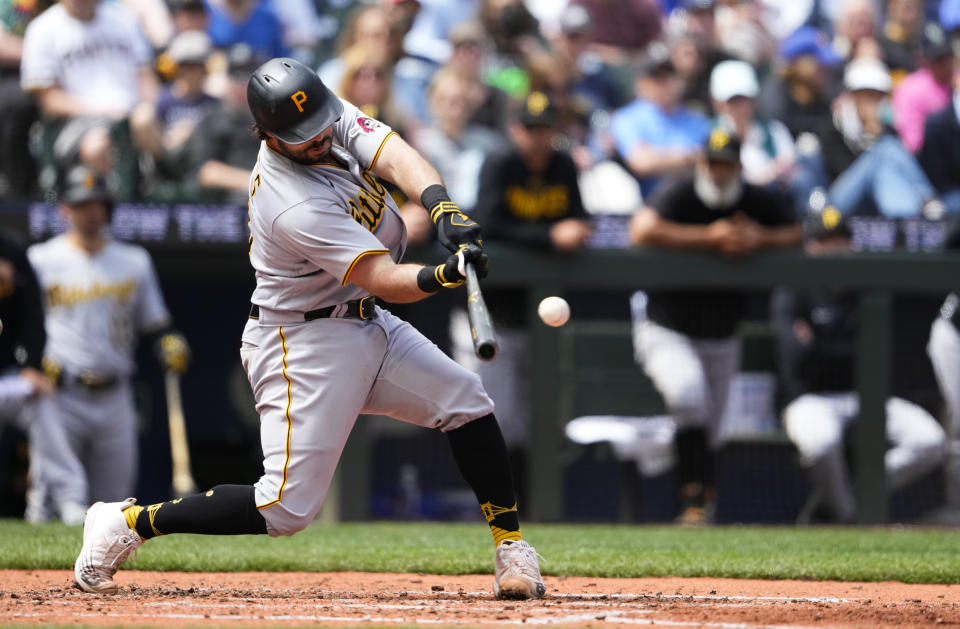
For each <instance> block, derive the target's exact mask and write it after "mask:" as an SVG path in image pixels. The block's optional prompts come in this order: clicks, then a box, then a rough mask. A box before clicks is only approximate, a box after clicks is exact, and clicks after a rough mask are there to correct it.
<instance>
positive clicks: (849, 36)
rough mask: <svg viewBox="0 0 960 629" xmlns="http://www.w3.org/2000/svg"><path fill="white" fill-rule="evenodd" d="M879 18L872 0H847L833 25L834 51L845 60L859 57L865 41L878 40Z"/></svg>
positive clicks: (841, 6)
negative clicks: (859, 48) (861, 45)
mask: <svg viewBox="0 0 960 629" xmlns="http://www.w3.org/2000/svg"><path fill="white" fill-rule="evenodd" d="M878 23H879V16H878V15H877V4H876V3H875V2H873V1H872V0H845V1H844V2H843V3H842V4H841V5H840V9H839V11H838V13H837V17H836V19H835V20H834V24H833V33H834V34H833V50H834V52H836V53H837V55H839V56H840V57H841V58H843V59H844V60H848V61H849V60H850V59H852V58H854V57H856V56H857V49H858V47H859V46H860V42H861V41H863V40H867V39H869V40H876V37H877V28H878Z"/></svg>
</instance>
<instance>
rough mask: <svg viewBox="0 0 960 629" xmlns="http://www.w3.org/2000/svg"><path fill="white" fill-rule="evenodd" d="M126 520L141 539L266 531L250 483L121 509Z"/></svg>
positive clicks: (218, 486)
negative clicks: (175, 535) (172, 534)
mask: <svg viewBox="0 0 960 629" xmlns="http://www.w3.org/2000/svg"><path fill="white" fill-rule="evenodd" d="M124 514H125V515H126V516H127V524H128V526H130V528H132V529H133V530H135V531H136V532H137V534H138V535H139V536H140V537H142V538H143V539H150V538H151V537H156V536H157V535H167V534H168V533H199V534H202V535H253V534H263V533H266V532H267V523H266V521H265V520H264V519H263V516H262V515H260V512H259V511H257V502H256V498H255V496H254V488H253V485H217V486H216V487H214V488H213V489H211V490H209V491H207V492H204V493H202V494H194V495H193V496H186V497H185V498H177V499H176V500H170V501H168V502H158V503H156V504H152V505H149V506H147V507H141V506H139V505H134V506H132V507H128V508H127V509H125V510H124Z"/></svg>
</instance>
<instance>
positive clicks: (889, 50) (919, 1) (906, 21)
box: [880, 0, 924, 85]
mask: <svg viewBox="0 0 960 629" xmlns="http://www.w3.org/2000/svg"><path fill="white" fill-rule="evenodd" d="M885 15H886V18H887V21H886V22H885V23H884V25H883V32H882V33H881V34H880V47H881V49H882V50H883V61H884V63H886V64H887V67H888V68H890V72H891V74H892V76H893V82H894V84H895V85H896V84H897V83H899V82H900V81H901V80H902V79H903V77H905V76H906V75H907V74H909V73H911V72H913V71H914V70H916V69H917V58H918V57H919V56H920V49H921V46H922V32H923V17H924V16H923V0H887V5H886V12H885Z"/></svg>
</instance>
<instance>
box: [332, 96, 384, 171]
mask: <svg viewBox="0 0 960 629" xmlns="http://www.w3.org/2000/svg"><path fill="white" fill-rule="evenodd" d="M340 100H341V101H342V102H343V115H341V116H340V120H338V121H337V122H335V123H334V125H333V141H334V143H335V144H339V145H340V146H342V147H343V148H345V149H346V150H347V151H349V152H350V153H351V154H352V155H353V156H354V157H356V158H357V161H358V162H359V163H360V167H361V168H363V169H364V170H367V169H370V168H372V167H373V165H374V164H376V161H377V157H379V155H380V149H381V148H382V147H383V143H384V142H385V141H386V139H387V138H388V137H390V135H392V134H393V133H394V131H393V129H391V128H390V127H388V126H387V125H385V124H383V123H382V122H380V121H379V120H376V119H375V118H370V117H369V116H367V115H365V114H364V113H363V112H362V111H360V110H359V109H358V108H357V107H355V106H354V105H352V104H351V103H349V102H347V101H345V100H343V99H340Z"/></svg>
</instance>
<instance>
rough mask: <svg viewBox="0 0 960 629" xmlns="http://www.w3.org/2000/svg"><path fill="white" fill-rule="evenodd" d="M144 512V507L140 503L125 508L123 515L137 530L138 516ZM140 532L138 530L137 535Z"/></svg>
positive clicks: (132, 527)
mask: <svg viewBox="0 0 960 629" xmlns="http://www.w3.org/2000/svg"><path fill="white" fill-rule="evenodd" d="M142 512H143V507H141V506H140V505H132V506H129V507H127V508H126V509H124V510H123V517H125V518H126V519H127V526H129V527H130V528H131V529H133V530H134V531H137V518H139V517H140V514H141V513H142ZM139 534H140V531H137V535H139Z"/></svg>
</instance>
